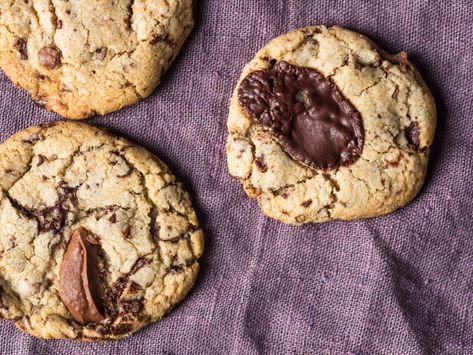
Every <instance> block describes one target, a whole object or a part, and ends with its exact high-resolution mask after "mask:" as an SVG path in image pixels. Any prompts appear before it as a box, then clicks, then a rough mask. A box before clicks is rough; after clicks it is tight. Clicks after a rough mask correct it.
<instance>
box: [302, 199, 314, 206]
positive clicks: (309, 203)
mask: <svg viewBox="0 0 473 355" xmlns="http://www.w3.org/2000/svg"><path fill="white" fill-rule="evenodd" d="M311 204H312V200H307V201H304V202H302V203H301V206H302V207H304V208H307V207H309V206H310V205H311Z"/></svg>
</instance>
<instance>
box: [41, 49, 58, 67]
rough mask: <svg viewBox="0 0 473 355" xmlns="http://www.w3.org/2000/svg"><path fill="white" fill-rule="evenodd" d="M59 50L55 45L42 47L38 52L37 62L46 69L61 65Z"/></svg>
mask: <svg viewBox="0 0 473 355" xmlns="http://www.w3.org/2000/svg"><path fill="white" fill-rule="evenodd" d="M61 57H62V54H61V51H60V50H59V48H57V47H56V46H55V45H53V44H52V45H49V46H46V47H43V48H41V49H40V50H39V52H38V60H39V64H41V65H42V66H43V67H45V68H48V69H56V68H57V67H59V66H60V65H61Z"/></svg>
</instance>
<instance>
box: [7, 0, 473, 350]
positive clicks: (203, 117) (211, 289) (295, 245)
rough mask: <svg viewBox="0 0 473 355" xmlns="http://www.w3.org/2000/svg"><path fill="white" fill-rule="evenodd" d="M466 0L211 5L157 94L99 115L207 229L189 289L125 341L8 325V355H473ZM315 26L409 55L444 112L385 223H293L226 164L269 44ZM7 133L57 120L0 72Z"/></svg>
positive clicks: (472, 82) (471, 46)
mask: <svg viewBox="0 0 473 355" xmlns="http://www.w3.org/2000/svg"><path fill="white" fill-rule="evenodd" d="M472 5H473V4H472V2H471V1H470V0H456V1H455V0H442V1H436V0H399V1H394V2H391V1H375V0H339V1H337V0H331V1H327V0H325V1H324V0H299V1H298V0H238V1H230V0H225V1H224V0H207V1H203V0H200V1H197V4H196V6H197V14H196V19H197V25H196V28H195V30H194V32H193V33H192V35H191V37H190V38H189V40H188V41H187V43H186V45H185V47H184V48H183V50H182V53H181V54H180V55H179V57H178V59H177V60H176V62H175V63H174V64H173V66H172V68H171V69H170V70H169V72H168V73H167V74H166V76H165V78H164V80H163V82H162V84H161V85H160V86H159V88H158V89H157V90H156V92H155V93H154V94H153V95H152V96H151V97H150V98H148V99H146V100H144V101H143V102H141V103H139V104H137V105H134V106H132V107H130V108H127V109H124V110H121V111H119V112H116V113H113V114H111V115H108V116H107V117H98V118H95V119H92V120H90V121H89V122H91V123H94V124H100V125H104V126H107V127H110V128H112V129H113V130H115V131H116V132H117V133H118V134H120V135H123V136H125V137H127V138H128V139H130V140H132V141H134V142H136V143H139V144H142V145H143V146H144V147H146V148H148V149H149V150H151V151H152V152H154V153H156V154H158V155H159V156H160V157H161V158H162V159H163V160H164V161H165V162H166V163H168V164H169V166H170V167H171V168H172V170H173V171H174V172H175V173H176V175H177V176H178V178H179V179H180V180H181V181H183V182H184V184H185V185H186V187H187V189H188V190H189V191H190V192H191V194H192V196H193V200H194V205H195V207H196V209H198V214H199V218H200V221H201V223H202V225H203V228H204V231H205V233H206V252H205V257H204V259H203V266H202V272H201V274H200V277H199V279H198V281H197V284H196V286H195V288H194V290H193V291H192V292H191V293H190V295H189V296H188V298H187V299H186V300H185V301H184V302H183V303H182V304H181V305H180V306H178V307H177V308H176V309H175V310H174V311H173V312H172V313H171V314H169V315H168V316H167V317H165V318H164V319H163V320H162V321H161V322H159V323H157V324H154V325H151V326H148V327H147V328H145V329H144V330H142V331H140V332H138V333H137V334H135V335H133V336H132V337H130V338H129V339H126V340H122V341H116V342H109V343H97V344H82V343H78V342H71V341H44V340H38V339H35V338H33V337H31V336H28V335H26V334H23V333H21V332H20V331H18V330H16V328H15V327H14V326H13V325H12V324H11V323H10V322H7V321H0V338H1V340H0V353H2V354H12V355H13V354H67V355H72V354H81V355H82V354H101V353H104V354H129V355H131V354H259V353H262V354H270V353H271V354H472V353H473V183H472V178H473V176H472V172H473V101H472V92H473V75H472V70H473V69H472V68H473V10H472ZM310 24H327V25H333V24H337V25H341V26H345V27H348V28H351V29H353V30H357V31H360V32H362V33H364V34H366V35H368V36H369V37H371V38H372V39H373V40H375V41H376V42H377V43H378V44H379V45H380V46H381V47H384V48H385V49H386V50H388V51H390V52H398V51H401V50H406V51H407V52H408V53H409V55H410V58H411V59H412V60H413V62H414V63H415V64H416V65H417V66H418V68H419V70H420V71H421V73H422V75H423V77H424V78H425V80H426V82H427V83H428V85H429V86H430V88H431V89H432V91H433V93H434V96H435V99H436V102H437V105H438V110H439V118H438V130H437V135H436V139H435V142H434V147H433V151H432V158H431V163H430V167H429V174H428V178H427V181H426V184H425V187H424V188H423V190H422V191H421V193H420V194H419V196H418V197H417V198H416V199H415V200H414V201H413V202H412V203H410V204H409V205H408V206H407V207H405V208H403V209H401V210H399V211H397V212H395V213H392V214H390V215H388V216H384V217H379V218H373V219H370V220H360V221H355V222H349V223H347V222H330V223H325V224H321V225H316V224H312V225H306V226H302V227H292V226H286V225H283V224H282V223H279V222H277V221H273V220H270V219H268V218H266V217H264V216H263V215H262V214H261V213H260V211H259V209H258V207H257V205H256V202H255V201H252V200H249V199H248V198H247V197H246V196H245V194H244V192H243V190H242V188H241V186H240V184H239V183H238V182H236V181H234V180H233V179H231V178H230V177H229V176H228V174H227V171H226V157H225V148H224V147H225V139H226V120H227V112H228V103H229V97H230V95H231V92H232V90H233V87H234V85H235V83H236V81H237V78H238V77H239V74H240V72H241V70H242V68H243V66H244V64H245V63H246V62H248V61H249V60H250V59H251V58H252V57H253V55H254V53H255V52H256V50H257V49H258V48H260V47H261V46H263V45H264V44H265V43H266V42H267V41H269V40H270V39H271V38H273V37H275V36H277V35H279V34H282V33H284V32H287V31H289V30H291V29H293V28H295V27H299V26H305V25H310ZM0 93H1V95H0V139H1V140H4V139H6V138H7V137H9V136H10V135H11V134H13V133H14V132H16V131H17V130H20V129H22V128H25V127H27V126H30V125H33V124H38V123H44V122H47V121H52V120H56V119H58V116H56V115H55V114H51V113H48V112H46V111H44V110H42V109H40V108H38V107H37V106H35V105H34V104H33V103H32V101H31V100H30V99H29V98H28V96H27V95H26V94H25V93H24V92H22V91H20V90H18V89H16V88H14V87H13V85H12V84H11V83H10V82H9V81H8V80H7V78H6V77H5V76H4V75H3V74H2V75H0Z"/></svg>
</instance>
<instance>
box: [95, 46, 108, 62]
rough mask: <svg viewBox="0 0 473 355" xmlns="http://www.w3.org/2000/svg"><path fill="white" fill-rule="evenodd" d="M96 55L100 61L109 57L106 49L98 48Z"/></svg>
mask: <svg viewBox="0 0 473 355" xmlns="http://www.w3.org/2000/svg"><path fill="white" fill-rule="evenodd" d="M95 54H96V55H97V59H98V60H104V59H105V57H106V56H107V48H106V47H103V48H97V49H96V50H95Z"/></svg>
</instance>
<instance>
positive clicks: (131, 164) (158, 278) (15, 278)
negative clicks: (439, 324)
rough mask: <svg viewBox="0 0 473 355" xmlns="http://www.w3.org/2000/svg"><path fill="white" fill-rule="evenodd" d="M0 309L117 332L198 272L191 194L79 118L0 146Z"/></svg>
mask: <svg viewBox="0 0 473 355" xmlns="http://www.w3.org/2000/svg"><path fill="white" fill-rule="evenodd" d="M0 187H1V189H0V318H5V319H10V320H12V321H14V322H15V324H16V326H17V327H18V328H20V329H22V330H24V331H26V332H28V333H30V334H32V335H34V336H37V337H40V338H46V339H50V338H65V339H75V340H83V341H96V340H112V339H118V338H123V337H126V336H128V335H130V334H131V333H133V332H135V331H137V330H138V329H140V328H142V327H144V326H145V325H147V324H149V323H151V322H155V321H157V320H159V319H160V318H161V317H163V316H164V314H166V313H167V312H169V311H170V310H171V309H172V308H173V307H174V305H176V303H178V302H180V301H181V300H182V299H183V298H184V297H185V296H186V294H187V293H188V291H189V290H190V288H191V287H192V285H193V284H194V281H195V279H196V276H197V273H198V270H199V258H200V257H201V255H202V251H203V234H202V230H201V229H200V227H199V223H198V221H197V217H196V215H195V212H194V210H193V208H192V206H191V202H190V198H189V195H188V194H187V193H186V192H185V191H184V190H183V188H182V186H181V185H180V184H179V183H178V182H177V181H176V179H175V177H174V176H173V175H172V173H171V172H170V171H169V169H168V168H167V167H166V165H164V163H162V162H161V161H160V160H159V159H158V158H157V157H155V156H154V155H152V154H151V153H149V152H147V151H146V150H144V149H143V148H141V147H138V146H136V145H133V144H131V143H130V142H128V141H126V140H125V139H122V138H118V137H114V136H112V135H110V134H108V133H106V132H104V131H102V130H100V129H99V128H95V127H92V126H89V125H85V124H78V123H65V122H58V123H53V124H50V125H46V126H35V127H31V128H28V129H26V130H24V131H21V132H19V133H17V134H16V135H14V136H13V137H11V138H10V139H8V140H7V141H5V142H4V143H2V144H0Z"/></svg>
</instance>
